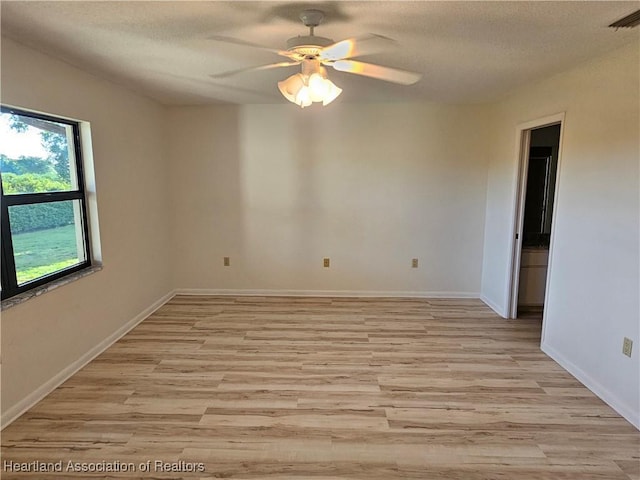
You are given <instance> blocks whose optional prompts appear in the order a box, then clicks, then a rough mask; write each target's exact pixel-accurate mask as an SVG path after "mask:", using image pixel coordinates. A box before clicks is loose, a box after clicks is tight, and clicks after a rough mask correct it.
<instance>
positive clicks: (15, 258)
mask: <svg viewBox="0 0 640 480" xmlns="http://www.w3.org/2000/svg"><path fill="white" fill-rule="evenodd" d="M0 178H1V182H0V185H1V195H2V196H1V199H0V202H1V203H0V221H1V227H2V228H1V232H2V234H1V235H2V239H1V240H2V299H5V298H9V297H13V296H15V295H17V294H19V293H23V292H25V291H27V290H31V289H33V288H36V287H40V286H42V285H44V284H45V283H48V282H51V281H53V280H57V279H59V278H61V277H63V276H65V275H68V274H70V273H74V272H77V271H79V270H81V269H84V268H87V267H89V266H90V264H91V260H90V259H91V256H90V252H89V231H88V225H87V213H86V211H87V207H86V201H85V192H84V181H83V173H82V156H81V151H80V128H79V124H78V123H77V122H73V121H69V120H65V119H61V118H55V117H51V116H47V115H41V114H37V113H33V112H27V111H23V110H17V109H14V108H6V107H1V108H0Z"/></svg>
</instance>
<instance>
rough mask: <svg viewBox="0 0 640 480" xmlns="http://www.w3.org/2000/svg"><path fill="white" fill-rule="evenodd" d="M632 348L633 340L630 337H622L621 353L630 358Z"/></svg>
mask: <svg viewBox="0 0 640 480" xmlns="http://www.w3.org/2000/svg"><path fill="white" fill-rule="evenodd" d="M632 348H633V340H631V339H630V338H627V337H624V340H623V342H622V353H624V354H625V355H626V356H627V357H629V358H631V349H632Z"/></svg>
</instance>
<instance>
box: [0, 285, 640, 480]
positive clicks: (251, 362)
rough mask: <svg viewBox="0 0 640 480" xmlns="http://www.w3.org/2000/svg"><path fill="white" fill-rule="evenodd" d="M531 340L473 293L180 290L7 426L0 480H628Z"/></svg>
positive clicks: (602, 410) (581, 391)
mask: <svg viewBox="0 0 640 480" xmlns="http://www.w3.org/2000/svg"><path fill="white" fill-rule="evenodd" d="M539 339H540V321H538V320H535V319H533V320H532V319H526V320H512V321H507V320H503V319H501V318H499V317H497V316H496V315H495V314H494V313H493V312H492V311H491V310H490V309H489V308H487V307H486V306H484V305H483V304H482V303H481V302H479V301H477V300H431V299H429V300H426V299H355V298H351V299H348V298H284V297H269V298H261V297H205V296H177V297H175V298H174V299H172V300H171V301H170V302H169V303H168V304H166V305H165V306H164V307H162V308H161V309H160V310H158V311H157V312H156V313H155V314H153V315H152V316H151V317H149V318H148V319H147V320H145V321H144V322H143V323H141V324H140V325H139V326H138V327H137V328H135V329H134V330H132V331H131V332H130V333H129V334H128V335H126V336H125V337H124V338H122V339H121V340H120V341H119V342H117V343H116V344H115V345H113V346H112V347H111V348H109V349H108V350H107V351H106V352H104V353H103V354H102V355H100V356H99V357H98V358H97V359H96V360H94V361H93V362H91V363H90V364H89V365H88V366H87V367H85V368H84V369H83V370H81V371H80V372H78V373H77V374H76V375H75V376H73V377H72V378H71V379H70V380H68V381H67V382H66V383H65V384H63V385H62V386H61V387H59V388H58V389H57V390H55V391H54V392H53V393H52V394H51V395H49V396H48V397H47V398H46V399H44V400H43V401H42V402H40V403H39V404H38V405H37V406H35V407H34V408H33V409H32V410H30V411H29V412H28V413H26V414H25V415H24V416H22V417H21V418H20V419H18V420H17V421H15V422H14V423H13V424H12V425H10V426H9V427H8V428H6V429H5V430H4V431H3V432H2V464H3V468H2V470H3V472H2V478H3V479H5V478H6V479H22V478H37V479H46V478H64V479H78V478H105V479H106V478H139V479H167V478H188V479H199V478H202V479H204V478H231V479H263V478H264V479H282V480H284V479H287V480H292V479H374V480H375V479H385V480H386V479H425V480H439V479H447V480H449V479H453V480H494V479H495V480H498V479H502V480H505V479H506V480H511V479H515V480H519V479H525V480H529V479H531V480H543V479H545V480H546V479H548V480H558V479H565V480H567V479H569V480H596V479H598V480H640V432H638V431H637V430H636V429H635V428H634V427H633V426H631V425H630V424H629V423H627V422H626V421H625V420H624V419H622V418H621V417H620V416H619V415H617V414H616V413H615V412H614V411H613V410H612V409H610V408H609V407H608V406H606V405H605V404H604V403H603V402H602V401H600V400H599V399H598V398H597V397H595V396H594V395H593V394H592V393H591V392H589V391H588V390H587V389H586V388H585V387H583V386H582V385H581V384H580V383H578V382H577V381H576V380H575V379H574V378H573V377H572V376H570V375H569V374H568V373H566V372H565V371H564V370H562V369H561V368H560V367H559V366H558V365H557V364H556V363H554V362H553V361H552V360H550V359H549V358H548V357H546V355H545V354H543V353H542V352H541V351H540V349H539ZM7 462H18V465H19V464H21V463H26V464H27V467H28V468H31V469H32V470H33V469H39V470H40V471H36V472H34V471H32V472H16V471H13V472H12V471H10V470H11V469H10V468H7ZM34 462H40V463H34ZM47 462H48V465H47ZM69 462H72V463H71V464H69ZM129 462H130V463H131V464H132V465H129V466H128V471H123V468H125V466H127V465H128V463H129ZM146 462H150V463H149V464H147V463H146ZM156 462H160V463H156ZM43 464H44V465H43ZM141 464H142V466H141ZM11 465H16V463H12V464H11ZM146 465H149V471H143V470H145V469H146ZM58 466H59V467H58ZM69 467H71V469H69ZM43 468H44V469H47V468H49V469H52V470H55V469H58V468H60V469H61V470H62V471H60V472H43V471H42V469H43ZM96 468H97V469H102V470H105V469H111V470H117V471H115V472H107V473H105V472H97V473H93V472H91V471H89V470H91V469H96ZM14 470H15V469H14ZM82 470H85V471H82ZM167 470H168V471H167ZM171 470H173V472H172V471H171ZM193 470H196V471H193Z"/></svg>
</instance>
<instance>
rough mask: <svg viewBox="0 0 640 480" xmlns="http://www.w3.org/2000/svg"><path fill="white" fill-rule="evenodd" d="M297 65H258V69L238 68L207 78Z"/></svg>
mask: <svg viewBox="0 0 640 480" xmlns="http://www.w3.org/2000/svg"><path fill="white" fill-rule="evenodd" d="M299 64H300V62H279V63H270V64H269V65H260V66H258V67H247V68H239V69H238V70H230V71H228V72H222V73H214V74H212V75H209V76H210V77H211V78H226V77H231V76H232V75H237V74H239V73H244V72H256V71H259V70H270V69H272V68H280V67H291V66H293V65H299Z"/></svg>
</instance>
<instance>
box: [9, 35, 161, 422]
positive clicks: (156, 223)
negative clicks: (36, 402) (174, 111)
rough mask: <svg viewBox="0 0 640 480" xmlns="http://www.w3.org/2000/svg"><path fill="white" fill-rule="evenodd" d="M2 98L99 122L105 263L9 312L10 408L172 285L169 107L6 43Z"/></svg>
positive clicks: (96, 146)
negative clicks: (166, 123) (166, 121)
mask: <svg viewBox="0 0 640 480" xmlns="http://www.w3.org/2000/svg"><path fill="white" fill-rule="evenodd" d="M1 80H2V92H1V93H2V97H1V99H2V102H3V103H5V104H8V105H13V106H19V107H23V108H27V109H33V110H38V111H43V112H47V113H51V114H56V115H61V116H66V117H70V118H74V119H79V120H83V121H88V122H90V123H91V129H92V133H93V153H94V160H95V172H96V179H97V197H98V212H99V221H100V238H101V243H102V259H103V262H104V269H103V270H102V271H100V272H97V273H95V274H93V275H90V276H88V277H85V278H82V279H80V280H78V281H76V282H74V283H72V284H69V285H65V286H63V287H61V288H58V289H56V290H53V291H51V292H48V293H46V294H43V295H41V296H39V297H36V298H33V299H30V300H29V301H27V302H25V303H22V304H20V305H17V306H15V307H13V308H10V309H8V310H5V311H4V312H2V411H3V418H4V415H5V414H6V413H7V412H11V411H15V409H16V408H18V409H19V407H20V404H21V402H22V401H24V400H25V399H26V398H27V397H28V396H29V395H33V394H34V392H36V391H37V390H38V388H40V387H42V386H43V385H45V384H46V382H48V381H50V380H51V379H52V378H54V377H55V376H56V375H57V374H59V373H60V372H62V371H63V370H65V368H67V367H69V366H70V365H72V364H73V363H74V362H76V361H77V360H78V359H79V358H81V357H82V356H83V355H84V354H86V353H87V352H89V351H90V350H91V349H92V348H94V347H95V346H96V345H98V344H100V342H102V341H103V340H104V339H105V338H107V337H109V336H110V335H111V334H113V333H114V332H116V331H117V330H118V329H119V328H120V327H122V326H123V325H125V324H126V323H127V322H128V321H130V320H132V319H133V318H134V317H136V315H138V314H140V313H141V312H143V311H144V310H145V309H147V308H148V307H149V306H150V305H152V304H153V303H154V302H156V301H157V300H158V299H160V298H161V297H162V296H164V295H166V294H167V293H169V292H170V291H171V288H172V285H171V278H170V268H169V262H170V250H169V248H170V242H169V220H168V215H167V212H168V209H169V199H168V196H167V192H168V180H169V178H168V171H167V161H166V150H165V148H164V144H163V138H164V131H163V127H164V126H163V115H164V110H163V108H162V107H160V106H159V105H157V104H155V103H154V102H152V101H150V100H146V99H143V98H141V97H139V96H136V95H134V94H132V93H129V92H128V91H127V90H124V89H121V88H119V87H116V86H114V85H113V84H110V83H108V82H104V81H102V80H99V79H97V78H96V77H93V76H91V75H88V74H86V73H84V72H82V71H80V70H77V69H75V68H73V67H70V66H69V65H67V64H65V63H62V62H59V61H56V60H53V59H51V57H48V56H45V55H42V54H40V53H37V52H35V51H34V50H31V49H29V48H25V47H23V46H20V45H18V44H17V43H15V42H13V41H11V40H8V39H5V38H3V39H2V77H1Z"/></svg>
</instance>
